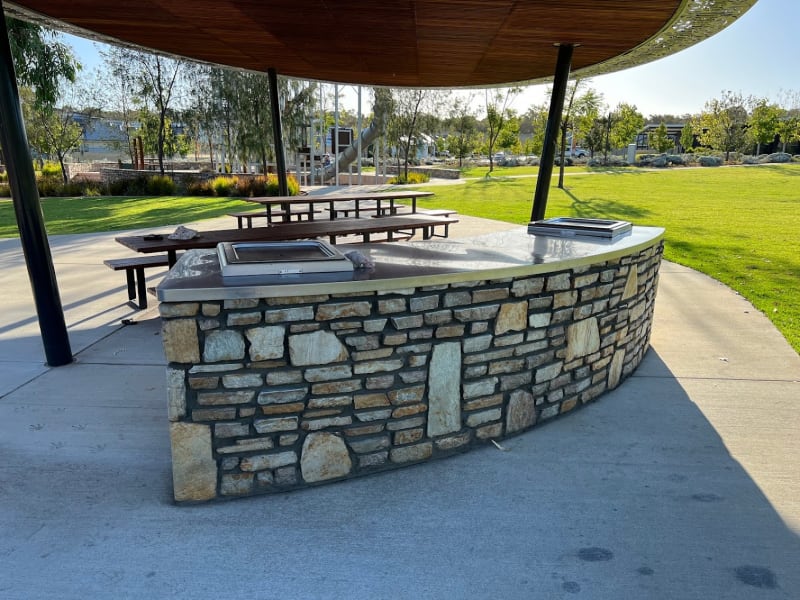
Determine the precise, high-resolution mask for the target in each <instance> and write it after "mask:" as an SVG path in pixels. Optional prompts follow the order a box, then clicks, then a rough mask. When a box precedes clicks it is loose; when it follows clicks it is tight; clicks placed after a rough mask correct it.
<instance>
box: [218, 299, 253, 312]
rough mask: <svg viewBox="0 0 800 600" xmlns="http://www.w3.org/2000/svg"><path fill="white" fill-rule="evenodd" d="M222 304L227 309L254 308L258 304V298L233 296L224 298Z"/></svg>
mask: <svg viewBox="0 0 800 600" xmlns="http://www.w3.org/2000/svg"><path fill="white" fill-rule="evenodd" d="M224 306H225V308H226V309H228V310H236V309H242V308H255V307H256V306H258V298H235V299H232V300H225V301H224Z"/></svg>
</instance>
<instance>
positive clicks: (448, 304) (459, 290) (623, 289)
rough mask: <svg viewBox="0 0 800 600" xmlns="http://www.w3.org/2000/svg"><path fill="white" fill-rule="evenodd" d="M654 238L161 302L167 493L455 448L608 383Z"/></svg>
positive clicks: (364, 467)
mask: <svg viewBox="0 0 800 600" xmlns="http://www.w3.org/2000/svg"><path fill="white" fill-rule="evenodd" d="M661 253H662V242H661V240H660V239H656V240H654V241H653V243H652V245H651V246H649V247H645V248H639V249H637V250H635V251H633V252H631V253H630V254H627V255H625V256H618V257H615V258H613V259H608V260H598V261H597V262H595V263H592V264H584V265H581V266H575V267H573V268H568V269H563V270H558V268H557V266H554V267H553V269H552V270H551V271H549V272H547V273H539V274H533V275H525V276H514V277H510V278H504V279H492V280H473V281H463V282H457V283H443V284H441V285H423V286H418V287H413V288H405V289H394V290H384V291H372V292H363V291H359V292H349V293H336V294H321V295H314V296H295V297H283V298H276V297H259V298H243V299H233V300H214V301H198V302H163V303H162V304H161V308H160V312H161V316H162V319H163V341H164V349H165V352H166V356H167V359H168V361H169V367H168V369H167V379H168V398H169V403H168V407H169V419H170V421H171V425H170V435H171V441H172V455H173V456H172V458H173V480H174V494H175V499H176V500H177V501H181V502H182V501H204V500H211V499H215V498H226V497H237V496H247V495H252V494H262V493H269V492H278V491H285V490H290V489H294V488H300V487H305V486H309V485H315V484H319V483H321V482H327V481H335V480H340V479H344V478H350V477H356V476H360V475H366V474H369V473H374V472H376V471H382V470H385V469H391V468H396V467H401V466H404V465H408V464H412V463H417V462H420V461H426V460H430V459H433V458H439V457H443V456H447V455H450V454H453V453H456V452H463V451H465V450H467V449H469V448H470V447H471V446H475V445H479V444H485V443H487V442H489V441H490V440H499V439H502V438H504V437H506V436H510V435H515V434H518V433H519V432H522V431H525V430H527V429H530V428H532V427H535V426H537V425H539V424H541V423H544V422H546V421H548V420H550V419H552V418H554V417H556V416H558V415H561V414H564V413H567V412H570V411H572V410H574V409H576V408H578V407H580V406H581V405H583V404H585V403H587V402H589V401H591V400H593V399H595V398H597V397H598V396H600V395H601V394H603V393H604V392H606V391H608V390H610V389H613V388H614V387H616V386H617V385H619V383H620V382H621V381H622V380H623V379H624V378H625V377H627V376H628V375H629V374H630V373H631V372H633V370H634V369H635V368H636V366H637V365H638V364H639V362H640V361H641V359H642V357H643V355H644V353H645V351H646V350H647V347H648V342H649V336H650V328H651V324H652V317H653V306H654V301H655V296H656V286H657V278H658V268H659V264H660V260H661Z"/></svg>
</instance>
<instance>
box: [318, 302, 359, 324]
mask: <svg viewBox="0 0 800 600" xmlns="http://www.w3.org/2000/svg"><path fill="white" fill-rule="evenodd" d="M371 310H372V307H371V305H370V303H369V302H338V303H331V304H321V305H320V306H319V307H318V308H317V316H316V319H317V321H330V320H331V319H344V318H347V317H368V316H369V314H370V312H371Z"/></svg>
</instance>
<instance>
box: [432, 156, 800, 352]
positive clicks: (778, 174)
mask: <svg viewBox="0 0 800 600" xmlns="http://www.w3.org/2000/svg"><path fill="white" fill-rule="evenodd" d="M573 169H574V170H572V171H568V172H570V173H580V172H585V171H586V170H585V169H580V168H573ZM556 180H557V178H556V173H554V174H553V183H555V181H556ZM565 187H566V189H564V190H560V189H558V188H551V192H550V198H549V201H548V205H547V213H546V217H554V216H582V217H604V218H616V219H625V220H629V221H631V222H633V223H634V224H638V225H655V226H661V227H665V228H666V230H667V232H666V244H665V258H667V259H668V260H671V261H674V262H677V263H680V264H683V265H687V266H689V267H692V268H694V269H697V270H699V271H702V272H704V273H706V274H708V275H710V276H711V277H714V278H715V279H717V280H719V281H722V282H723V283H725V284H727V285H729V286H730V287H732V288H733V289H735V290H736V291H738V292H739V293H740V294H742V295H743V296H744V297H745V298H747V299H748V300H750V301H751V302H752V303H753V304H754V305H755V306H756V307H757V308H758V309H759V310H761V311H763V312H764V313H765V314H766V315H767V316H768V317H769V318H770V320H772V322H773V323H775V325H776V326H777V327H778V329H779V330H780V331H781V332H782V333H783V335H784V336H785V337H786V339H787V340H789V343H790V344H791V345H792V347H793V348H794V349H795V350H797V351H798V352H800V218H798V217H800V165H797V164H791V165H760V166H756V167H726V168H716V169H672V170H665V171H639V170H632V169H630V170H617V171H614V172H604V173H598V174H593V175H577V174H575V175H572V174H570V175H568V176H567V177H566V178H565ZM430 189H431V190H432V191H434V192H436V197H435V198H433V199H428V200H425V201H420V205H422V206H434V205H435V206H439V207H445V208H452V209H455V210H458V211H459V212H460V213H462V214H467V215H474V216H479V217H486V218H493V219H499V220H503V221H508V222H512V223H520V224H523V223H527V222H528V220H529V219H530V210H531V204H532V198H533V190H534V189H535V179H532V178H531V179H511V178H505V179H503V178H499V177H492V178H490V179H481V180H476V181H470V182H468V183H466V184H465V185H462V186H457V187H455V186H454V187H442V186H437V187H435V188H434V187H431V188H430Z"/></svg>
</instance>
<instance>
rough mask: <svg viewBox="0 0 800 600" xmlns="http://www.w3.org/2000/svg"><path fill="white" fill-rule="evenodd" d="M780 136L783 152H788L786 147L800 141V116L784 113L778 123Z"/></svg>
mask: <svg viewBox="0 0 800 600" xmlns="http://www.w3.org/2000/svg"><path fill="white" fill-rule="evenodd" d="M777 132H778V135H779V136H780V137H781V151H782V152H786V145H787V144H790V143H792V142H795V141H798V140H800V116H798V115H792V114H791V113H790V112H789V111H784V113H783V115H782V116H781V118H780V119H779V121H778V128H777Z"/></svg>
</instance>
